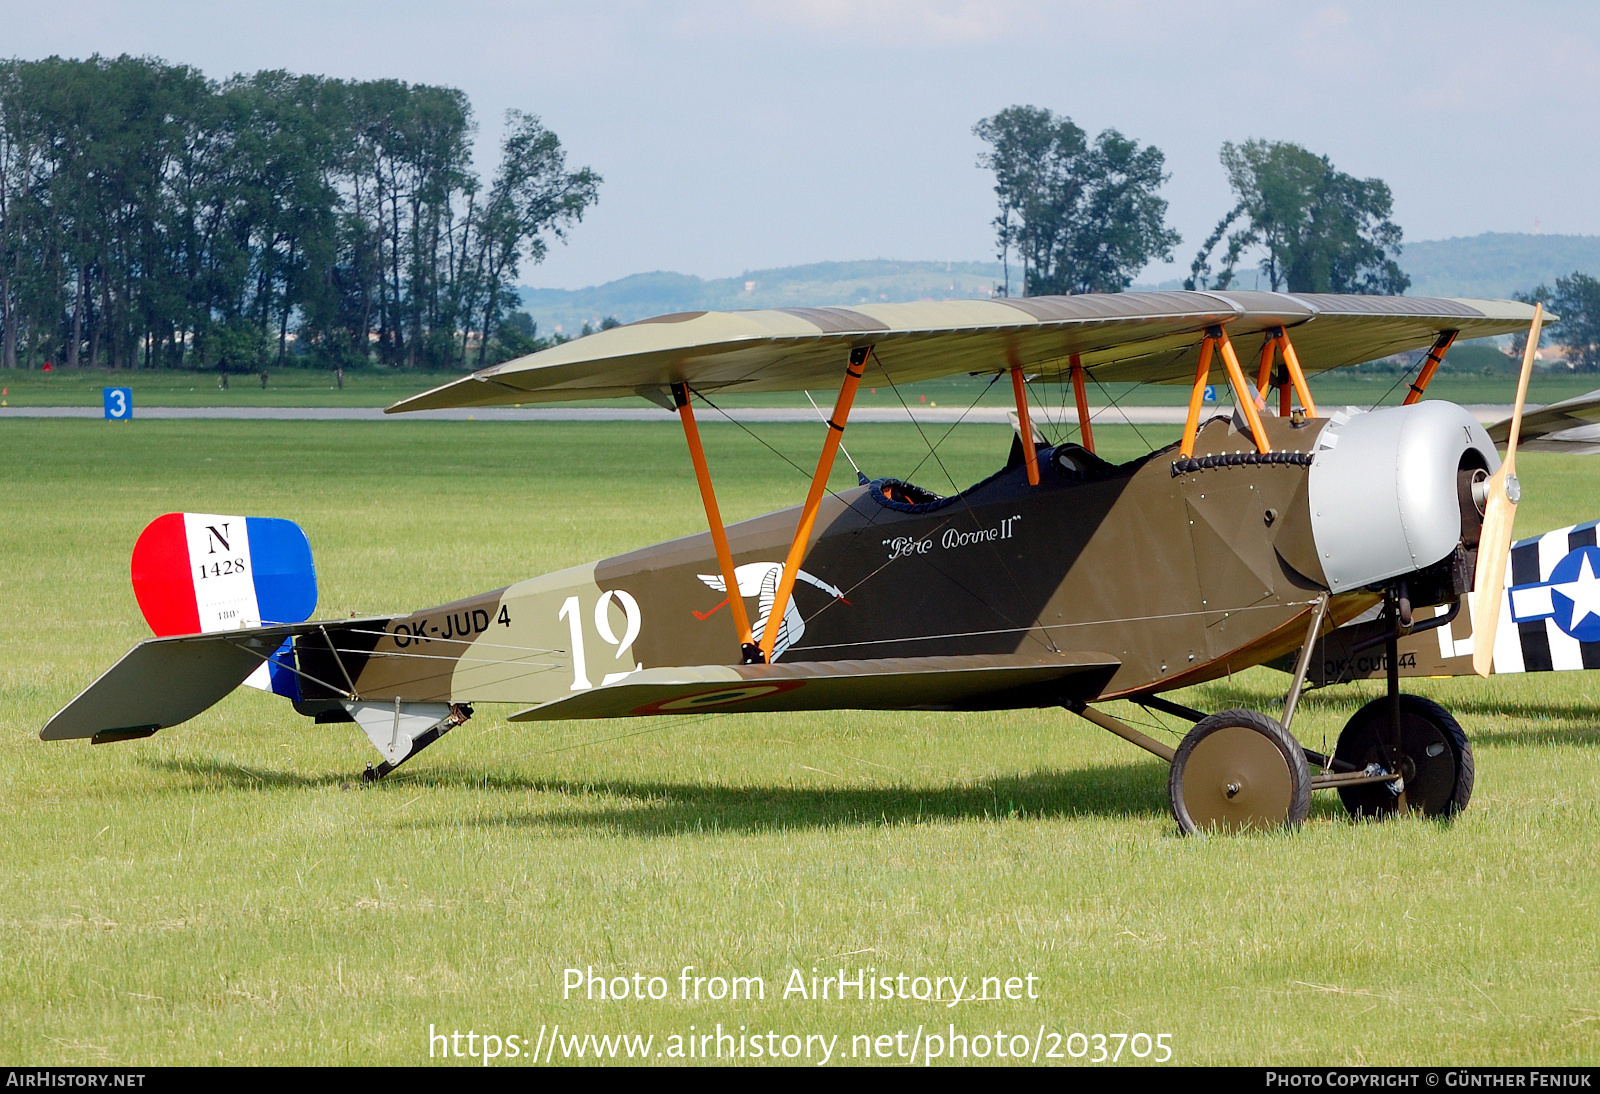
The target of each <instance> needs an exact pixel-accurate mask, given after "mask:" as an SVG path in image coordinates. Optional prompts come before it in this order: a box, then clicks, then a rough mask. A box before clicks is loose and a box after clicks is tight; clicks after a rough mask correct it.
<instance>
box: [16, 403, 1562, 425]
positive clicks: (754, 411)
mask: <svg viewBox="0 0 1600 1094" xmlns="http://www.w3.org/2000/svg"><path fill="white" fill-rule="evenodd" d="M1322 409H1323V410H1324V412H1327V411H1329V410H1331V409H1333V408H1328V407H1324V408H1322ZM1467 409H1468V410H1469V411H1471V412H1472V413H1473V415H1474V416H1475V417H1477V419H1478V420H1479V421H1480V422H1485V423H1487V422H1498V421H1500V420H1501V419H1503V418H1509V417H1510V416H1511V407H1510V406H1486V405H1478V406H1469V407H1467ZM1528 409H1529V410H1530V411H1531V410H1535V409H1537V408H1536V407H1532V406H1530V407H1528ZM1185 410H1186V408H1185V407H1181V406H1130V407H1109V406H1102V407H1090V408H1089V417H1090V420H1091V421H1092V422H1094V423H1095V424H1096V425H1102V424H1103V425H1182V424H1183V419H1184V414H1185ZM1206 410H1207V417H1209V416H1210V415H1211V414H1213V413H1215V414H1226V413H1228V410H1229V408H1228V407H1227V406H1221V407H1207V408H1206ZM724 413H725V414H726V415H727V417H728V418H731V419H732V420H734V421H736V422H742V423H744V424H747V425H748V424H755V423H761V422H819V423H820V421H821V418H820V417H819V416H818V414H817V412H816V411H814V410H809V409H806V408H797V407H746V408H742V409H735V410H728V411H724V412H720V413H719V412H716V411H712V410H707V409H701V410H699V411H697V412H696V415H695V417H696V420H698V421H699V422H700V423H701V424H703V425H712V424H715V423H716V422H718V421H721V420H722V414H724ZM1011 413H1012V412H1011V411H1010V410H1007V409H1006V408H1004V407H979V408H977V409H974V410H963V409H961V408H958V407H942V406H941V407H922V406H919V407H915V408H913V409H912V411H911V413H910V414H909V415H908V414H907V412H906V411H905V410H904V409H901V408H870V409H869V408H865V407H863V408H860V409H857V410H855V411H853V412H852V413H851V415H850V421H851V422H852V423H864V422H905V421H908V420H911V419H913V418H914V419H915V420H916V421H918V422H922V423H925V424H928V425H952V424H954V423H956V422H970V423H974V424H995V425H1003V424H1005V423H1007V422H1008V421H1009V420H1010V418H1009V417H1008V416H1009V415H1010V414H1011ZM1032 413H1033V417H1034V419H1035V420H1036V421H1039V422H1041V423H1044V422H1048V421H1059V420H1060V419H1059V418H1058V417H1057V415H1056V414H1055V413H1054V412H1052V413H1051V415H1050V417H1049V418H1048V419H1047V418H1046V416H1045V414H1044V413H1043V412H1041V410H1040V409H1039V408H1037V407H1036V408H1034V409H1033V411H1032ZM133 414H134V417H135V418H137V419H147V418H149V419H191V418H192V419H233V420H246V421H300V422H377V421H388V422H403V421H416V420H418V419H421V420H426V421H447V422H462V421H479V422H666V421H673V420H674V418H673V416H672V414H671V413H670V412H668V411H665V410H658V409H656V408H654V407H632V406H616V407H598V406H597V407H477V408H472V409H456V410H420V411H416V412H414V413H411V414H385V413H384V412H383V411H382V410H381V409H379V408H378V407H293V406H288V407H271V406H250V407H231V406H151V407H141V406H137V405H136V406H135V407H134V411H133ZM103 416H104V411H103V410H102V409H101V408H100V407H97V406H38V407H28V406H12V407H0V419H5V418H100V417H103ZM1066 424H1068V425H1076V424H1077V412H1076V411H1072V410H1069V411H1067V418H1066Z"/></svg>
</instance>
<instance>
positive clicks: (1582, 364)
mask: <svg viewBox="0 0 1600 1094" xmlns="http://www.w3.org/2000/svg"><path fill="white" fill-rule="evenodd" d="M1512 297H1513V299H1516V300H1520V301H1522V302H1523V303H1525V304H1538V303H1542V304H1543V305H1544V306H1545V308H1546V309H1547V310H1549V311H1550V312H1552V313H1554V314H1555V315H1559V316H1560V317H1561V318H1560V319H1559V320H1557V321H1556V322H1554V323H1549V324H1546V325H1545V327H1544V328H1543V329H1542V330H1541V331H1540V332H1539V344H1540V345H1541V346H1543V345H1549V344H1551V343H1557V344H1559V345H1564V346H1566V347H1567V364H1568V365H1570V366H1571V367H1572V368H1573V369H1574V370H1576V371H1578V372H1600V279H1596V278H1593V277H1590V276H1589V275H1588V274H1586V273H1582V272H1580V271H1578V270H1573V271H1572V273H1570V274H1568V275H1567V276H1566V277H1558V278H1556V287H1555V288H1554V289H1551V288H1550V286H1548V285H1539V286H1537V287H1536V288H1533V289H1531V290H1529V291H1528V292H1525V293H1520V292H1519V293H1513V294H1512ZM1526 344H1527V335H1526V334H1523V335H1513V336H1512V338H1511V348H1512V352H1513V353H1515V354H1521V353H1522V347H1523V346H1525V345H1526Z"/></svg>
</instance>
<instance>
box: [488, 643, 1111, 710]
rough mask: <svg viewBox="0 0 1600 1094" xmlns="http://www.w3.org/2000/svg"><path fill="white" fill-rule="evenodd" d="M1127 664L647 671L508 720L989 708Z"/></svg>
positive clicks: (918, 661) (1088, 691)
mask: <svg viewBox="0 0 1600 1094" xmlns="http://www.w3.org/2000/svg"><path fill="white" fill-rule="evenodd" d="M1119 665H1120V662H1119V661H1117V660H1116V659H1115V658H1112V657H1108V656H1106V655H1105V654H1100V653H1069V654H1061V655H1059V656H1056V657H1049V658H1038V659H1036V660H1028V659H1024V658H1017V657H1005V656H999V655H993V654H977V655H972V656H966V657H893V658H880V659H868V660H856V661H796V662H792V663H783V664H775V665H693V666H687V667H681V668H659V669H645V670H644V671H642V672H636V673H633V674H632V675H630V676H628V677H627V678H626V679H623V680H619V681H618V682H617V683H615V684H608V685H606V686H605V687H599V688H593V689H591V690H589V691H583V692H579V693H577V694H576V695H572V696H569V697H567V698H565V699H557V700H555V701H553V702H549V703H544V704H541V705H540V706H536V707H529V708H528V709H527V710H520V711H518V712H517V713H515V714H513V715H511V717H510V719H509V721H513V722H532V721H544V720H549V719H560V718H627V717H637V716H641V715H650V714H700V713H704V712H707V711H715V712H718V713H735V714H747V713H754V712H757V711H773V710H990V709H1001V708H1010V707H1020V706H1054V705H1056V704H1059V703H1062V702H1065V701H1067V700H1068V699H1088V698H1093V697H1094V696H1095V695H1098V694H1099V693H1100V689H1101V688H1103V687H1104V686H1105V683H1106V681H1107V680H1109V679H1110V678H1111V675H1112V674H1113V673H1114V672H1116V670H1117V668H1118V666H1119Z"/></svg>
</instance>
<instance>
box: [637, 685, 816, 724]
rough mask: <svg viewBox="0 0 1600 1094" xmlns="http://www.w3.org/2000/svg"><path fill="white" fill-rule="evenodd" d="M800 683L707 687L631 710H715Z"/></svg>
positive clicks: (683, 712)
mask: <svg viewBox="0 0 1600 1094" xmlns="http://www.w3.org/2000/svg"><path fill="white" fill-rule="evenodd" d="M802 683H804V681H801V680H784V681H781V682H778V683H772V684H745V685H742V686H740V685H734V686H732V687H720V688H709V689H707V690H706V691H701V692H696V693H695V694H693V695H680V696H678V697H677V698H674V699H663V700H661V701H660V702H659V703H651V704H649V705H648V706H642V707H640V708H639V709H637V710H635V711H633V714H634V715H635V716H638V715H644V714H693V713H694V712H695V711H697V710H715V709H717V708H719V707H725V706H731V705H732V704H734V703H746V702H749V701H750V700H751V699H760V698H763V697H765V696H768V695H778V694H780V693H782V692H785V691H793V690H794V689H795V688H797V687H799V686H800V685H801V684H802Z"/></svg>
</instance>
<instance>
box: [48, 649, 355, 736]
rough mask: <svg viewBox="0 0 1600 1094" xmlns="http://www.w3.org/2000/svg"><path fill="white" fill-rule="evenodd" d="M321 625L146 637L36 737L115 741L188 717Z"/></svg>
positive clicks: (216, 699)
mask: <svg viewBox="0 0 1600 1094" xmlns="http://www.w3.org/2000/svg"><path fill="white" fill-rule="evenodd" d="M339 623H340V624H342V625H348V624H349V623H350V620H347V619H341V620H339ZM320 626H322V624H318V623H285V624H279V625H276V626H271V627H250V628H245V629H243V630H237V631H220V632H217V633H214V634H191V635H184V636H181V637H177V638H150V639H147V640H145V641H143V642H141V643H139V644H138V645H137V646H135V647H133V649H131V650H129V651H128V652H127V653H126V654H125V655H124V656H123V658H122V660H120V661H118V662H117V663H116V664H115V665H112V666H111V667H110V668H109V669H107V670H106V671H105V673H103V674H102V675H101V677H100V679H98V680H96V681H95V682H94V683H92V684H90V685H89V686H88V687H87V688H85V689H84V690H83V692H82V694H80V695H79V696H78V697H77V698H76V699H74V700H72V702H70V703H68V704H67V705H66V706H65V707H63V708H62V709H61V710H60V711H58V712H57V713H56V715H55V717H53V718H51V719H50V721H49V722H47V723H46V724H45V727H44V729H42V730H40V731H39V736H40V737H42V738H44V739H45V740H47V741H60V740H68V739H71V738H79V737H93V738H95V739H96V740H99V741H112V740H122V739H126V738H130V737H141V736H149V734H151V733H154V732H155V731H156V730H158V729H165V728H166V727H168V726H175V725H178V724H179V723H180V722H186V721H188V720H189V719H190V718H193V717H194V716H195V715H197V714H200V713H201V712H203V711H205V710H206V709H208V708H209V707H211V706H212V705H214V704H215V703H217V702H218V701H219V700H221V699H222V698H223V697H224V696H226V695H227V694H228V693H229V692H231V691H233V689H234V688H236V687H238V686H239V685H240V684H242V683H244V681H245V677H247V676H249V675H250V674H251V673H252V672H254V671H255V670H256V669H257V668H258V667H259V666H260V665H261V663H262V662H263V661H265V660H266V659H267V657H268V656H270V655H271V654H272V653H273V651H275V650H277V649H278V647H279V646H281V645H282V644H283V642H284V640H285V639H287V638H291V637H293V636H294V635H297V634H305V633H307V632H315V631H316V630H317V629H318V628H319V627H320Z"/></svg>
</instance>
